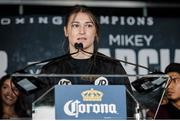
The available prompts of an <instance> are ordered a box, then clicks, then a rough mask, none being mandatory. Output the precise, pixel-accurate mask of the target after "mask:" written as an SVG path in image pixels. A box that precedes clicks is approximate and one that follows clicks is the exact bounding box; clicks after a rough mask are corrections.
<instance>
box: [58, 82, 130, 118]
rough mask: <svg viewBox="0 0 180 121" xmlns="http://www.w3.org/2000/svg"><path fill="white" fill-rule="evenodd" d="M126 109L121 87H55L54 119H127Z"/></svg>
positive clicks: (124, 89)
mask: <svg viewBox="0 0 180 121" xmlns="http://www.w3.org/2000/svg"><path fill="white" fill-rule="evenodd" d="M126 109H127V107H126V88H125V86H123V85H121V86H119V85H112V86H95V85H84V86H82V85H74V86H59V85H56V86H55V112H56V116H55V117H56V119H73V120H74V119H86V120H87V119H101V120H103V119H109V120H112V119H116V120H117V119H127V110H126Z"/></svg>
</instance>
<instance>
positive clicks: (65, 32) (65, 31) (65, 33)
mask: <svg viewBox="0 0 180 121" xmlns="http://www.w3.org/2000/svg"><path fill="white" fill-rule="evenodd" d="M64 35H65V37H68V33H67V29H66V26H64Z"/></svg>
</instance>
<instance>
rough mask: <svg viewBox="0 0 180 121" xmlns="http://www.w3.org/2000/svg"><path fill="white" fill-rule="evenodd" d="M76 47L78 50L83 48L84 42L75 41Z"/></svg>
mask: <svg viewBox="0 0 180 121" xmlns="http://www.w3.org/2000/svg"><path fill="white" fill-rule="evenodd" d="M74 47H75V48H76V49H78V50H83V44H82V43H75V44H74Z"/></svg>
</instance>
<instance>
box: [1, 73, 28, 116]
mask: <svg viewBox="0 0 180 121" xmlns="http://www.w3.org/2000/svg"><path fill="white" fill-rule="evenodd" d="M24 101H25V100H24V95H23V94H22V93H21V92H20V91H19V89H18V88H16V87H15V85H14V84H13V82H12V77H11V75H5V76H3V77H2V78H1V79H0V119H27V118H28V119H29V118H30V116H31V114H28V110H27V106H26V105H25V102H24ZM30 112H31V111H30Z"/></svg>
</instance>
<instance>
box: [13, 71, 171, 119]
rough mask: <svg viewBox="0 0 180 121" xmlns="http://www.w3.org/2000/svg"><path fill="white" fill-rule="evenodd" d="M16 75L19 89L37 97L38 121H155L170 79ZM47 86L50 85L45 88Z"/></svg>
mask: <svg viewBox="0 0 180 121" xmlns="http://www.w3.org/2000/svg"><path fill="white" fill-rule="evenodd" d="M13 76H14V77H15V83H16V85H18V87H20V88H21V89H22V90H23V91H25V92H26V93H28V94H29V95H36V96H34V97H36V98H35V99H34V101H33V102H32V119H38V120H42V119H45V120H50V119H53V120H54V119H58V120H98V119H100V120H126V119H137V120H139V119H155V117H156V114H157V111H158V108H159V106H160V103H161V100H162V98H163V95H164V93H165V88H166V86H167V83H168V80H169V77H168V76H167V75H157V74H156V75H152V74H150V75H84V74H83V75H68V74H49V75H48V74H14V75H13ZM127 79H130V82H131V83H130V84H128V83H127V82H128V81H127ZM132 79H133V80H132ZM43 83H47V86H45V88H43V87H42V86H41V84H43ZM49 84H51V86H48V85H49ZM27 85H28V86H27ZM46 87H47V88H46ZM23 88H24V89H23ZM27 89H28V90H27ZM39 92H40V93H39ZM37 95H38V96H37ZM149 112H150V113H151V115H149V114H148V113H149Z"/></svg>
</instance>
